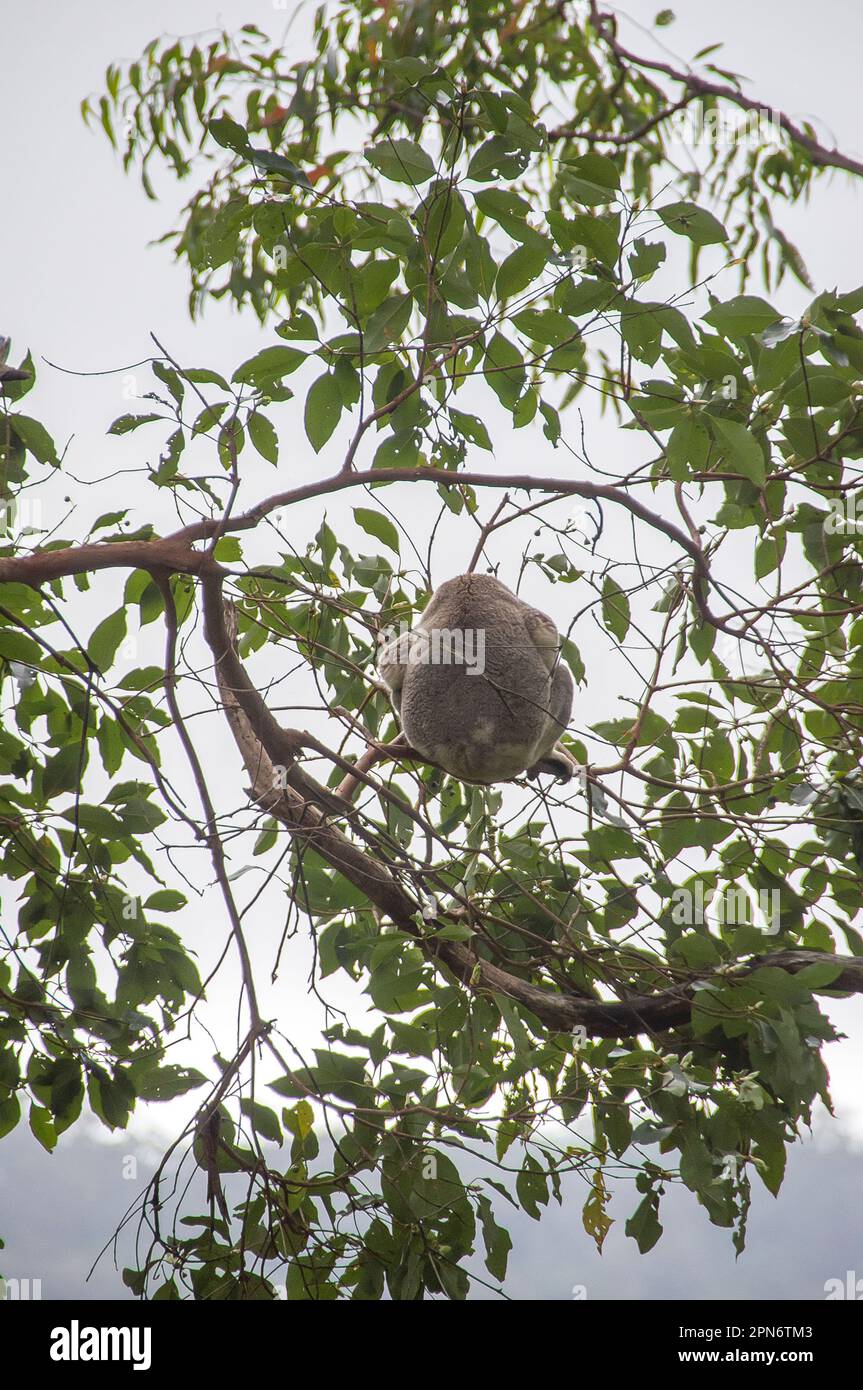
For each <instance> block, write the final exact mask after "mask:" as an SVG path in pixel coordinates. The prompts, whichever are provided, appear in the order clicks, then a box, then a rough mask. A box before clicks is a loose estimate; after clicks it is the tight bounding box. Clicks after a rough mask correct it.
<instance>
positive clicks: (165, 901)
mask: <svg viewBox="0 0 863 1390" xmlns="http://www.w3.org/2000/svg"><path fill="white" fill-rule="evenodd" d="M186 902H187V899H186V897H185V895H184V894H183V893H181V892H179V890H178V889H176V888H160V889H159V891H158V892H157V893H151V894H150V896H149V898H148V899H147V901H146V902H145V903H144V906H145V907H146V908H152V910H153V911H154V912H179V910H180V908H181V907H185V906H186Z"/></svg>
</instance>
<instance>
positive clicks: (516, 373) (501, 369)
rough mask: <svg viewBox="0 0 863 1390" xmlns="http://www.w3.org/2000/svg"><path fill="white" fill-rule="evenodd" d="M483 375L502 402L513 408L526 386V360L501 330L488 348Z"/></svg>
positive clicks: (508, 407)
mask: <svg viewBox="0 0 863 1390" xmlns="http://www.w3.org/2000/svg"><path fill="white" fill-rule="evenodd" d="M483 375H484V376H485V379H486V381H487V382H488V384H489V386H490V387H491V389H492V391H494V393H495V395H496V396H497V398H498V400H499V401H500V402H501V404H502V405H504V406H506V407H507V409H508V410H512V408H513V407H514V405H515V403H516V401H517V400H518V398H519V396H520V395H521V391H522V388H523V386H524V381H525V372H524V360H523V358H522V355H521V353H520V352H519V350H518V348H517V347H515V345H514V344H513V343H511V342H510V341H509V339H508V338H505V337H504V336H503V334H502V333H501V332H499V331H498V332H496V333H495V334H494V336H493V338H492V340H491V342H490V343H489V345H488V347H487V348H486V352H485V361H484V363H483Z"/></svg>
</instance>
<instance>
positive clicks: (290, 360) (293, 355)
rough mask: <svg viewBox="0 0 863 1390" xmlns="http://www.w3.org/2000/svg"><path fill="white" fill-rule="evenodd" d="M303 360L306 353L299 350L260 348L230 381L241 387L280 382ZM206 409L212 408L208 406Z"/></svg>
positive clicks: (276, 344) (274, 347) (281, 346)
mask: <svg viewBox="0 0 863 1390" xmlns="http://www.w3.org/2000/svg"><path fill="white" fill-rule="evenodd" d="M305 360H306V353H304V352H300V350H299V348H293V347H286V346H284V345H283V344H282V343H274V344H273V346H272V347H266V348H262V349H261V351H260V352H256V353H255V355H254V357H250V358H248V360H247V361H246V362H243V364H242V365H241V366H239V367H238V368H237V370H236V371H235V372H234V375H233V377H232V378H231V380H232V381H236V382H238V383H239V384H240V385H241V386H259V387H264V386H266V385H267V384H268V383H271V382H274V381H281V379H282V377H285V376H289V375H290V373H291V372H295V371H296V370H297V368H298V367H301V366H302V365H303V363H304V362H305ZM208 409H213V407H211V406H210V407H208Z"/></svg>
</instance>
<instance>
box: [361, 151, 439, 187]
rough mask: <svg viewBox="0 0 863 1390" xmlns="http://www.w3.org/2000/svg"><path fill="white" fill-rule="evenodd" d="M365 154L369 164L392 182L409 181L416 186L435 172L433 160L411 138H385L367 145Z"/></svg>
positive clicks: (424, 181)
mask: <svg viewBox="0 0 863 1390" xmlns="http://www.w3.org/2000/svg"><path fill="white" fill-rule="evenodd" d="M365 155H366V159H367V160H368V162H369V164H371V165H372V166H373V168H375V169H378V170H379V171H380V172H381V173H382V174H383V176H384V178H386V179H391V180H392V182H393V183H409V184H411V185H412V186H413V187H416V186H417V185H418V184H421V183H426V182H427V180H428V179H430V178H432V177H433V176H434V173H435V166H434V162H433V161H432V159H431V158H430V156H429V155H427V154H426V152H425V150H424V149H422V148H421V146H420V145H416V144H414V142H413V140H403V139H399V140H385V141H382V142H381V144H379V145H371V146H369V147H368V148H367V149H366V152H365Z"/></svg>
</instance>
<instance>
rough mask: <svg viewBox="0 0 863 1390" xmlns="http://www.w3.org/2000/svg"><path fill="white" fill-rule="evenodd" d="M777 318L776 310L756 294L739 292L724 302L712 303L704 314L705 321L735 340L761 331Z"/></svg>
mask: <svg viewBox="0 0 863 1390" xmlns="http://www.w3.org/2000/svg"><path fill="white" fill-rule="evenodd" d="M778 318H779V314H778V313H777V311H776V310H775V309H774V308H772V307H771V305H769V304H768V303H767V300H766V299H761V298H760V297H759V296H758V295H757V294H739V295H737V296H736V298H734V299H729V300H727V301H726V303H725V304H714V305H713V307H712V309H710V311H709V312H708V313H706V314H705V315H704V321H705V323H709V324H712V326H713V327H714V328H718V329H719V332H720V333H722V334H724V335H726V336H727V337H729V338H733V339H735V340H736V339H740V338H745V337H747V336H748V335H749V334H750V333H761V332H763V331H764V329H765V328H768V327H769V325H770V324H772V323H775V322H776V320H777V319H778Z"/></svg>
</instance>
